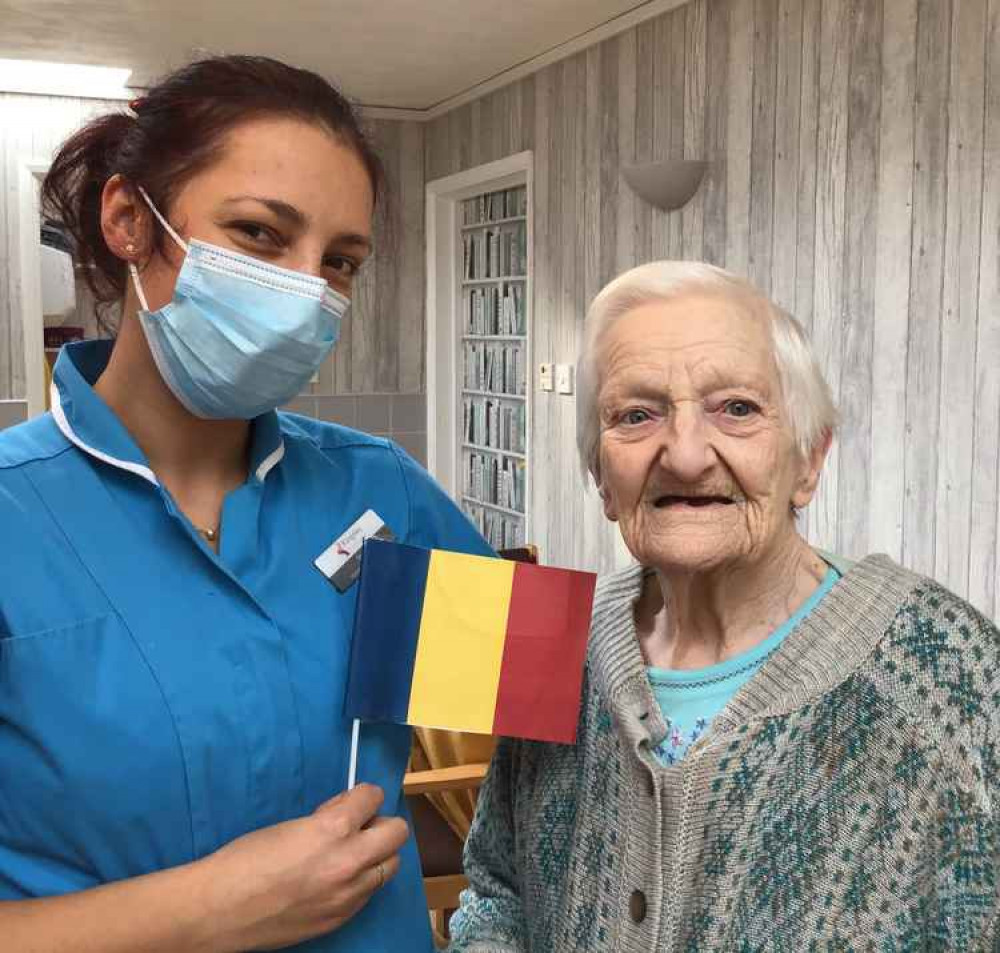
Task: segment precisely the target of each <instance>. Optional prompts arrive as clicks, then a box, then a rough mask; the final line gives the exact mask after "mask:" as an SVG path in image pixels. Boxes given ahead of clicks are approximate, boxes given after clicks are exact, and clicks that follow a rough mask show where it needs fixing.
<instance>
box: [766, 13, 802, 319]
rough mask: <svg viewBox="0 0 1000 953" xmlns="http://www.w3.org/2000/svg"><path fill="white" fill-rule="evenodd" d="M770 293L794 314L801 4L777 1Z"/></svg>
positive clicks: (800, 91) (800, 82)
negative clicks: (794, 186) (794, 184)
mask: <svg viewBox="0 0 1000 953" xmlns="http://www.w3.org/2000/svg"><path fill="white" fill-rule="evenodd" d="M775 32H776V34H777V35H776V44H775V45H776V47H777V49H776V52H775V59H776V61H777V88H776V92H775V109H774V119H775V128H774V187H773V200H772V206H773V219H772V232H771V234H772V250H771V279H770V285H771V295H772V297H773V298H774V300H775V301H776V302H777V303H778V304H779V305H781V307H783V308H785V309H786V310H788V311H790V312H792V313H794V312H795V268H796V254H795V252H796V248H797V245H798V224H799V222H798V192H797V191H796V189H795V188H793V187H792V185H793V183H795V182H797V181H798V175H799V115H800V112H801V99H802V0H779V3H778V21H777V26H776V31H775Z"/></svg>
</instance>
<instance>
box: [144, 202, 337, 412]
mask: <svg viewBox="0 0 1000 953" xmlns="http://www.w3.org/2000/svg"><path fill="white" fill-rule="evenodd" d="M139 192H140V193H141V194H142V197H143V198H144V199H145V200H146V203H147V204H148V205H149V207H150V209H151V211H152V212H153V214H154V215H155V216H156V217H157V219H158V220H159V222H160V224H161V225H162V226H163V227H164V228H165V229H166V231H167V233H168V234H169V235H170V237H171V238H172V239H173V240H174V241H175V242H176V243H177V244H178V245H179V246H180V247H181V248H182V249H183V250H184V252H185V258H184V264H183V266H182V267H181V270H180V273H179V274H178V276H177V284H176V286H175V287H174V295H173V300H172V301H170V302H169V303H168V304H166V305H164V306H163V307H162V308H160V309H158V310H157V311H150V310H149V305H148V304H147V302H146V296H145V294H144V293H143V290H142V284H141V283H140V281H139V272H138V270H137V269H136V267H135V265H134V264H132V263H129V272H130V273H131V275H132V281H133V282H135V290H136V294H137V295H138V297H139V303H140V305H141V306H142V308H141V310H140V311H139V322H140V324H141V325H142V330H143V333H144V334H145V335H146V341H147V342H148V344H149V349H150V351H151V352H152V354H153V360H154V361H155V362H156V366H157V368H158V369H159V371H160V375H161V376H162V377H163V380H164V381H165V383H166V385H167V386H168V387H169V388H170V390H171V391H172V392H173V394H174V396H175V397H176V398H177V399H178V400H179V401H180V402H181V403H182V404H183V405H184V406H185V407H186V408H187V409H188V410H189V411H190V412H191V413H192V414H194V415H195V416H196V417H209V418H218V419H232V418H242V419H244V420H249V419H250V418H252V417H256V416H258V415H260V414H263V413H266V412H267V411H270V410H274V409H275V408H276V407H280V406H281V405H282V404H286V403H288V401H290V400H291V399H292V398H294V397H296V396H297V395H298V394H300V393H301V392H302V390H303V388H304V387H305V385H306V384H307V383H308V382H309V379H310V378H311V377H312V376H313V375H314V374H315V373H316V371H317V370H319V367H320V365H321V364H322V363H323V360H324V359H325V358H326V356H327V354H329V353H330V350H331V348H333V346H334V344H335V343H336V342H337V337H338V335H339V334H340V323H341V321H342V320H343V318H344V315H345V314H346V313H347V309H348V307H349V306H350V301H349V299H348V298H346V297H344V295H342V294H339V293H338V292H336V291H334V290H333V289H332V288H330V286H329V285H328V284H327V283H326V282H325V281H324V280H323V279H322V278H315V277H313V276H311V275H304V274H302V273H301V272H298V271H291V270H289V269H287V268H278V267H276V266H275V265H269V264H266V263H265V262H262V261H258V260H257V259H256V258H252V257H250V256H249V255H241V254H240V253H238V252H234V251H230V250H229V249H228V248H220V247H218V246H217V245H210V244H208V243H207V242H200V241H197V240H195V239H192V240H191V241H190V242H185V241H184V239H182V238H181V237H180V235H178V234H177V232H175V231H174V229H173V228H171V226H170V224H169V223H168V222H167V220H166V219H165V218H164V217H163V216H162V215H161V214H160V213H159V211H158V210H157V209H156V207H155V206H154V205H153V203H152V202H151V201H150V199H149V196H148V195H147V194H146V192H145V191H144V190H143V189H142V188H140V189H139Z"/></svg>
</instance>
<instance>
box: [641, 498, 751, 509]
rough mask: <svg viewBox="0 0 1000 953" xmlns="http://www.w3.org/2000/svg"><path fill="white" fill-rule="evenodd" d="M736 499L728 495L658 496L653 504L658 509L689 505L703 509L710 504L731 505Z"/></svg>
mask: <svg viewBox="0 0 1000 953" xmlns="http://www.w3.org/2000/svg"><path fill="white" fill-rule="evenodd" d="M735 502H736V501H735V500H734V499H732V497H728V496H705V495H697V496H674V495H664V496H658V497H657V498H656V499H655V500H653V505H654V506H655V507H656V508H657V509H658V510H659V509H667V508H670V509H678V508H680V507H691V508H692V509H704V508H706V507H710V506H732V505H733V504H734V503H735Z"/></svg>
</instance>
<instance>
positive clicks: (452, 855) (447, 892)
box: [403, 545, 538, 942]
mask: <svg viewBox="0 0 1000 953" xmlns="http://www.w3.org/2000/svg"><path fill="white" fill-rule="evenodd" d="M499 555H500V556H501V557H502V558H504V559H511V560H514V561H516V562H527V563H537V562H538V549H537V547H535V546H531V545H529V546H522V547H518V548H516V549H501V550H499ZM488 769H489V764H488V763H487V762H480V763H474V764H456V765H449V766H447V767H439V768H432V769H430V770H426V771H409V772H407V774H406V775H405V777H404V778H403V793H404V794H405V795H406V797H407V803H408V805H409V808H410V814H411V815H412V817H413V829H414V836H415V837H416V839H417V849H418V851H419V853H420V864H421V868H422V870H423V875H424V890H425V891H426V893H427V909H428V910H429V911H430V916H431V923H432V925H433V927H434V933H435V939H436V940H438V941H439V942H441V941H443V940H444V939H446V938H447V936H448V918H449V917H450V915H451V913H452V911H454V910H456V909H458V897H459V894H461V892H462V891H463V890H464V889H465V888H466V887H467V886H468V885H469V881H468V880H467V879H466V877H465V874H464V873H462V848H463V846H464V845H463V843H462V841H461V839H460V838H459V837H458V836H457V835H456V834H455V832H454V831H453V830H452V828H451V827H450V826H449V825H448V823H447V822H446V821H445V819H444V818H443V817H442V816H441V815H440V814H439V813H438V811H437V810H436V809H435V807H434V806H433V805H432V804H431V802H430V801H429V800H428V799H427V798H426V797H425V796H424V795H426V794H433V793H436V792H440V791H478V789H479V787H480V785H481V784H482V783H483V779H484V778H485V777H486V772H487V770H488Z"/></svg>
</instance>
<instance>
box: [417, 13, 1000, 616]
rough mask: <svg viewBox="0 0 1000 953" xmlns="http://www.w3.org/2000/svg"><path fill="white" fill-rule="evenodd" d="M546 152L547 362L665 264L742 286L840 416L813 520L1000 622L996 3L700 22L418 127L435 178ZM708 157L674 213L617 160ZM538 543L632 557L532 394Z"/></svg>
mask: <svg viewBox="0 0 1000 953" xmlns="http://www.w3.org/2000/svg"><path fill="white" fill-rule="evenodd" d="M522 149H532V150H534V153H535V207H534V218H535V302H534V322H535V323H534V335H535V356H536V360H537V361H570V360H573V359H574V358H575V355H576V349H577V346H578V343H579V339H580V330H581V326H582V320H583V316H584V314H585V311H586V307H587V304H588V302H589V300H590V299H591V298H592V297H593V295H594V294H595V293H596V291H597V290H598V289H599V288H600V287H601V285H603V283H604V282H606V281H607V280H609V279H610V278H611V277H613V276H614V275H615V274H616V273H618V272H620V271H621V270H623V269H625V268H628V267H630V266H632V265H634V264H637V263H640V262H643V261H647V260H651V259H656V258H667V257H672V258H688V259H704V260H707V261H711V262H714V263H717V264H720V265H723V266H725V267H727V268H730V269H731V270H733V271H736V272H739V273H741V274H744V275H746V276H747V277H749V278H751V279H752V280H753V281H754V282H755V283H756V284H758V285H759V286H760V287H762V288H763V289H764V290H765V291H767V292H768V293H770V294H771V295H772V296H773V297H774V299H775V300H776V301H777V302H778V303H780V304H781V305H782V306H784V307H786V308H788V309H789V310H790V311H792V312H793V313H794V314H796V315H797V316H798V317H799V319H800V320H801V321H802V322H803V324H804V325H805V326H806V327H807V329H808V330H809V332H810V334H811V335H812V339H813V342H814V345H815V347H816V350H817V353H818V355H819V358H820V361H821V363H822V366H823V369H824V372H825V373H826V375H827V377H828V379H829V381H830V384H831V386H832V388H833V391H834V394H835V395H836V397H837V401H838V405H839V407H840V408H841V412H842V415H843V428H842V431H841V433H840V435H839V439H838V440H837V441H836V443H835V449H834V451H833V453H832V454H831V456H830V459H829V461H828V463H827V466H826V470H825V473H824V477H823V481H822V486H821V490H820V493H819V495H818V497H817V499H816V501H815V502H814V503H813V505H812V506H811V507H810V508H809V510H808V511H807V513H806V516H805V520H804V524H803V525H804V527H805V531H806V532H807V534H808V536H809V537H810V538H811V539H812V540H813V541H815V542H816V543H817V544H819V545H822V546H825V547H828V548H830V549H832V550H835V551H839V552H841V553H843V554H845V555H847V556H860V555H862V554H864V553H866V552H869V551H882V552H888V553H889V554H890V555H892V556H894V557H895V558H897V559H900V560H901V561H902V562H904V563H905V564H907V565H909V566H911V567H913V568H914V569H917V570H918V571H921V572H924V573H927V574H930V575H933V576H935V577H936V578H938V579H940V580H941V581H942V582H944V583H945V584H947V585H948V586H950V587H951V588H953V589H955V590H956V591H957V592H959V593H961V594H963V595H967V596H968V597H969V598H970V599H971V601H972V602H973V603H975V604H976V605H977V606H979V607H980V608H981V609H983V610H984V611H985V612H986V613H987V614H990V615H992V616H997V615H1000V585H998V574H1000V485H998V469H1000V0H693V2H691V3H689V4H688V5H687V6H684V7H681V8H678V9H676V10H674V11H672V12H670V13H668V14H665V15H663V16H661V17H659V18H657V19H655V20H652V21H649V22H646V23H644V24H642V25H640V26H638V27H637V28H635V29H633V30H630V31H629V32H626V33H623V34H621V35H619V36H617V37H614V38H612V39H610V40H607V41H605V42H603V43H601V44H600V45H598V46H596V47H594V48H592V49H589V50H586V51H584V52H582V53H579V54H577V55H575V56H573V57H572V58H570V59H567V60H565V61H563V62H560V63H556V64H553V65H551V66H549V67H547V68H546V69H544V70H542V71H541V72H539V73H537V74H535V75H534V76H531V77H528V78H526V79H523V80H521V81H519V82H517V83H515V84H512V85H511V86H509V87H507V88H505V89H503V90H501V91H498V92H496V93H493V94H491V95H489V96H487V97H484V98H483V99H480V100H477V101H475V102H472V103H470V104H468V105H466V106H462V107H460V108H458V109H456V110H454V111H452V112H450V113H448V114H446V115H444V116H442V117H440V118H438V119H436V120H434V121H433V122H432V123H430V124H429V127H428V129H427V132H426V175H427V178H428V179H435V178H438V177H440V176H444V175H449V174H452V173H455V172H458V171H461V170H463V169H467V168H469V167H471V166H475V165H478V164H480V163H483V162H487V161H490V160H493V159H497V158H500V157H502V156H504V155H507V154H510V153H513V152H517V151H520V150H522ZM702 155H704V156H706V157H707V158H708V159H709V160H710V161H711V166H710V168H709V171H708V174H707V176H706V180H705V182H704V184H703V185H702V187H701V189H700V191H699V192H698V194H697V195H696V196H695V198H694V199H693V201H692V202H691V203H690V204H689V205H688V206H686V207H685V208H684V209H683V210H682V211H680V212H675V213H672V214H669V215H668V214H665V213H663V212H660V211H659V210H657V209H653V208H650V207H649V206H646V205H644V204H643V203H642V202H640V201H639V200H638V199H637V198H635V197H634V196H633V195H632V194H631V192H630V191H629V190H628V187H627V186H626V185H625V184H624V182H623V181H622V180H621V178H620V174H619V170H620V166H621V165H622V164H623V163H628V162H632V161H637V160H642V159H647V158H660V157H667V156H677V157H680V156H688V157H700V156H702ZM533 400H534V402H535V403H534V421H535V429H534V443H535V446H534V459H535V460H542V461H546V462H545V463H544V464H543V465H540V466H539V467H538V468H537V469H536V472H535V484H534V485H535V491H536V493H537V511H536V512H537V513H538V515H539V517H540V519H539V520H538V522H536V527H537V536H538V538H537V539H536V540H535V541H536V542H538V543H540V544H541V546H542V548H543V553H544V556H545V558H546V559H547V560H549V561H551V562H555V563H562V564H565V565H573V566H581V567H586V568H600V569H606V568H608V567H610V566H612V565H614V564H616V563H617V562H618V561H619V560H620V559H621V558H622V549H621V546H620V544H619V543H618V541H617V533H616V532H615V530H614V528H613V527H611V526H610V525H608V524H606V522H605V521H604V519H603V517H602V516H601V514H600V508H599V505H598V502H597V500H596V497H595V496H594V494H593V493H592V492H588V493H587V495H586V496H584V490H583V489H582V485H581V488H580V490H579V493H578V495H577V497H576V501H575V502H574V501H573V497H572V495H571V494H567V492H566V487H567V483H568V481H569V480H570V472H571V471H573V470H574V469H575V467H576V457H575V449H574V439H573V433H574V423H573V401H572V398H567V397H561V396H558V395H553V394H547V393H546V394H542V393H540V392H537V391H536V392H535V393H534V397H533Z"/></svg>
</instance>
